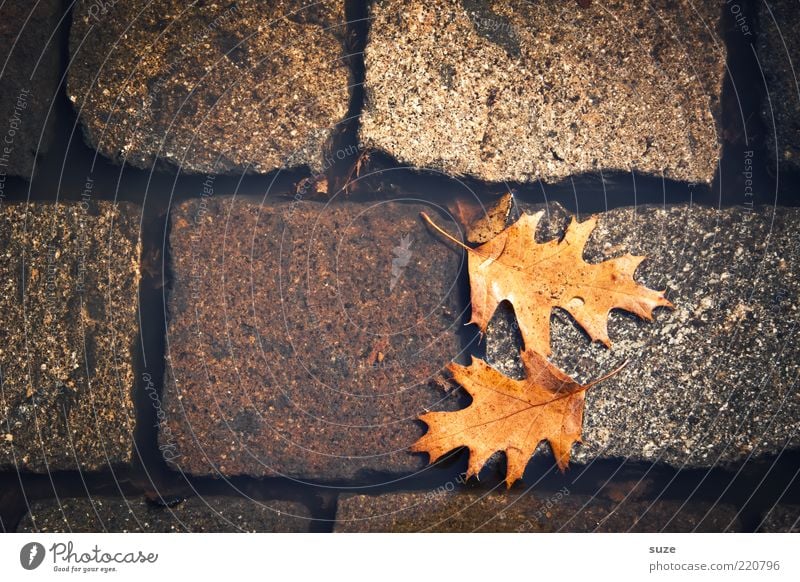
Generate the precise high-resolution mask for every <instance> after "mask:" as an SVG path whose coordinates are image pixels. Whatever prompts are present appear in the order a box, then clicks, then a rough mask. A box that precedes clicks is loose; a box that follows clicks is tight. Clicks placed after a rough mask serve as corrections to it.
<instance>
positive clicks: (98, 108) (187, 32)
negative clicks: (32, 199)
mask: <svg viewBox="0 0 800 582" xmlns="http://www.w3.org/2000/svg"><path fill="white" fill-rule="evenodd" d="M100 7H101V4H98V3H97V2H95V1H93V0H82V1H81V2H79V3H78V5H77V6H76V8H75V16H74V19H73V27H72V31H71V36H70V47H71V55H72V58H73V59H74V61H73V63H72V66H71V67H70V72H69V80H68V96H69V99H70V100H71V101H72V103H73V104H74V106H75V108H76V109H77V110H78V111H79V112H80V117H81V121H82V123H83V128H84V133H85V136H86V139H87V141H88V142H89V144H90V145H91V146H92V147H94V148H97V149H98V150H99V151H100V152H101V153H103V154H104V155H106V156H108V157H110V158H113V159H114V160H117V161H125V162H126V163H128V164H131V165H134V166H137V167H149V166H150V165H151V164H153V163H154V161H155V160H159V161H167V162H169V163H171V164H174V165H177V166H180V167H181V169H182V170H183V171H185V172H211V173H224V172H227V171H248V172H258V173H262V172H269V171H270V170H273V169H276V168H279V167H283V166H284V165H285V166H287V167H293V166H302V165H309V166H311V167H312V168H314V169H316V170H319V169H322V167H323V166H324V165H325V161H324V159H323V149H324V146H325V143H326V142H327V141H328V139H329V137H330V136H331V134H332V133H333V131H334V128H335V126H336V124H337V123H339V122H340V121H342V119H343V118H344V117H345V114H346V113H347V107H348V101H349V90H348V75H349V72H348V69H347V66H346V65H345V63H344V61H343V49H342V39H343V38H344V36H345V16H344V2H339V1H333V0H325V1H323V2H318V3H316V4H313V6H310V7H309V6H308V3H307V2H299V1H297V0H270V1H268V2H263V1H257V0H239V1H237V2H222V3H200V4H196V5H195V4H193V5H191V6H190V5H187V4H186V3H185V2H182V1H179V0H156V1H153V2H149V3H148V4H147V6H146V7H144V8H142V6H140V5H139V4H136V3H131V2H107V3H104V4H102V9H99V8H100Z"/></svg>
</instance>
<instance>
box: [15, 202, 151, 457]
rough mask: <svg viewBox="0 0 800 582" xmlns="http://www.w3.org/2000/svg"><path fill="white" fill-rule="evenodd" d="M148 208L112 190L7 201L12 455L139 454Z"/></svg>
mask: <svg viewBox="0 0 800 582" xmlns="http://www.w3.org/2000/svg"><path fill="white" fill-rule="evenodd" d="M139 216H140V209H139V208H138V207H137V206H134V205H132V204H127V203H125V204H120V205H119V206H118V207H114V206H113V205H112V204H110V203H108V202H100V201H87V202H86V204H85V206H82V205H81V204H79V203H63V202H62V203H59V204H58V205H55V204H47V203H35V204H29V205H26V204H25V203H17V204H7V205H5V206H0V281H1V282H2V283H0V285H2V288H1V289H0V322H1V323H2V327H0V387H1V388H2V390H0V466H2V467H4V468H12V467H17V468H19V469H22V470H33V471H41V472H45V471H53V470H59V469H63V470H67V469H73V470H74V469H81V470H98V469H101V468H103V467H108V464H109V463H123V462H127V461H129V459H130V456H131V449H132V432H133V422H134V417H133V403H132V401H131V390H132V389H133V385H134V378H133V348H134V342H135V339H136V336H137V332H138V321H137V317H136V314H137V310H136V305H137V293H138V281H139V254H140V249H139V246H140V245H139V235H138V226H139Z"/></svg>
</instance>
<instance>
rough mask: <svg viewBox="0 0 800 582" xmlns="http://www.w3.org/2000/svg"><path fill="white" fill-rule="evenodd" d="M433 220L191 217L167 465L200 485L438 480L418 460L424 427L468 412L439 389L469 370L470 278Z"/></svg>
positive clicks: (182, 232)
mask: <svg viewBox="0 0 800 582" xmlns="http://www.w3.org/2000/svg"><path fill="white" fill-rule="evenodd" d="M421 210H427V211H428V212H431V208H429V207H426V206H423V205H420V204H402V203H396V202H382V203H376V204H357V203H332V204H330V205H325V204H321V203H313V202H292V203H289V202H284V203H277V204H264V205H261V203H260V201H256V200H247V199H242V198H237V199H235V200H233V199H231V198H205V199H201V200H191V201H188V202H185V203H183V204H181V205H179V206H178V207H176V208H175V209H174V210H173V213H172V216H171V221H172V227H171V228H172V230H171V234H170V244H171V256H172V270H173V288H172V290H171V292H170V296H169V320H168V321H169V323H168V335H167V357H168V365H167V369H168V370H167V374H168V375H167V379H166V382H165V385H166V393H165V409H166V414H167V423H166V425H165V426H162V430H161V432H160V441H161V447H162V449H163V450H164V456H165V457H167V458H168V459H170V460H172V462H173V465H174V466H176V467H177V468H179V469H181V470H183V471H187V472H189V473H194V474H207V473H211V474H216V473H217V472H219V473H221V474H225V475H233V474H242V473H246V474H250V475H275V474H281V475H290V476H293V477H299V478H308V479H336V478H352V477H356V478H358V477H360V476H361V477H365V478H369V477H370V475H374V473H370V472H374V471H380V472H387V473H392V474H396V473H406V472H410V471H413V470H416V469H419V468H421V467H422V466H423V465H425V464H426V462H427V457H426V456H425V455H423V454H412V453H410V452H408V450H407V449H408V447H409V446H410V445H411V444H412V443H413V442H414V441H415V440H416V439H417V438H418V437H419V436H421V435H422V433H423V432H424V430H423V425H422V423H420V422H419V421H417V420H415V418H416V416H417V415H418V414H420V413H422V412H423V411H424V410H425V409H426V408H430V407H440V406H444V407H445V408H447V407H451V406H456V403H455V402H454V398H452V397H448V396H447V395H446V394H445V393H444V392H443V391H442V390H441V389H440V388H439V387H438V386H435V379H434V378H435V377H436V375H437V374H438V372H439V371H440V370H441V369H442V368H443V366H444V365H445V364H446V363H448V362H449V361H450V360H451V359H454V358H456V357H457V356H458V355H459V346H460V341H461V340H460V339H459V332H460V331H461V330H463V318H462V317H461V315H462V314H461V313H460V311H459V306H462V308H463V303H464V301H463V297H461V298H460V297H459V287H458V278H459V274H460V272H461V269H462V268H463V267H464V263H463V257H462V256H461V255H460V253H459V252H457V251H455V250H454V249H453V248H452V247H451V246H450V245H447V244H444V243H442V241H441V240H439V239H438V238H437V237H436V236H435V235H434V234H432V233H431V231H430V230H429V229H428V228H427V227H426V226H425V224H424V223H423V221H422V220H421V219H420V217H419V212H420V211H421ZM441 222H442V224H443V226H444V227H445V228H450V229H451V230H455V225H454V224H452V223H447V222H446V221H445V220H444V219H441ZM404 249H408V250H407V251H406V250H404Z"/></svg>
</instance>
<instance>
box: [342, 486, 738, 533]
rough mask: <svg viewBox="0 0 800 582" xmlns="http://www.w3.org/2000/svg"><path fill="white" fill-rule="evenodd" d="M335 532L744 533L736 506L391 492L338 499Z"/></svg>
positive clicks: (560, 495)
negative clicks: (734, 507) (375, 495)
mask: <svg viewBox="0 0 800 582" xmlns="http://www.w3.org/2000/svg"><path fill="white" fill-rule="evenodd" d="M336 520H337V521H336V526H335V530H334V531H337V532H361V531H364V532H417V531H429V532H473V531H479V532H628V531H631V532H662V531H663V532H692V531H697V532H722V531H738V530H740V529H741V526H740V524H739V522H738V520H737V517H736V511H735V509H733V508H732V507H730V506H726V505H715V504H711V503H701V502H690V503H687V504H685V505H683V503H682V502H678V501H656V502H650V501H623V502H620V503H614V502H612V501H608V500H604V499H600V498H596V497H589V496H586V495H577V494H570V493H569V490H568V489H563V490H560V491H556V492H552V491H551V492H537V491H533V492H528V493H523V494H512V493H506V492H505V491H503V492H501V493H498V492H477V491H469V492H456V493H445V494H438V495H437V494H435V493H433V492H428V493H420V492H417V493H392V494H385V495H380V496H377V497H371V496H368V495H352V496H345V497H343V498H340V499H339V504H338V509H337V513H336Z"/></svg>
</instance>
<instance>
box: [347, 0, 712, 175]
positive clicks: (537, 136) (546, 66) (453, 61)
mask: <svg viewBox="0 0 800 582" xmlns="http://www.w3.org/2000/svg"><path fill="white" fill-rule="evenodd" d="M587 4H589V3H587ZM720 14H721V3H719V2H693V1H690V0H680V1H672V0H658V1H656V2H651V3H650V4H649V5H648V7H647V8H645V7H642V6H640V5H638V4H636V3H632V2H623V1H621V0H615V1H611V2H591V3H590V4H589V7H588V8H581V7H576V6H575V3H574V2H559V1H558V0H550V1H548V2H544V3H542V2H528V1H526V0H499V1H493V2H478V1H474V0H460V1H459V0H442V1H441V2H424V1H423V0H413V1H411V2H408V1H406V0H379V1H377V2H375V3H374V4H373V7H372V14H371V15H372V19H373V20H372V25H371V29H370V36H369V40H368V44H367V48H366V71H367V72H366V84H365V87H366V92H367V93H366V96H367V97H366V107H365V111H364V114H363V116H362V126H361V141H362V142H363V143H365V144H366V145H367V146H370V147H375V148H379V149H381V150H385V151H387V152H388V153H390V154H391V155H393V156H394V157H395V158H397V159H399V160H400V161H403V162H407V163H411V164H413V165H416V166H424V167H434V168H440V169H442V170H444V171H446V172H448V173H452V174H470V175H475V176H478V177H480V178H482V179H485V180H516V181H529V180H534V179H537V178H543V179H545V180H548V181H555V180H559V179H561V178H564V177H566V176H570V175H573V174H578V173H583V172H593V171H598V170H622V171H628V170H630V169H635V170H638V171H641V172H646V173H654V174H659V175H660V174H661V172H663V173H664V175H666V176H667V177H669V178H674V179H677V180H688V181H697V182H710V181H711V179H712V177H713V175H714V172H715V170H716V167H717V162H718V159H719V150H720V145H719V140H718V136H717V130H716V121H715V117H716V116H717V113H718V110H719V98H720V93H721V88H722V79H723V75H724V71H725V59H726V51H725V47H724V44H723V43H722V42H721V40H720V38H719V36H718V33H717V28H718V21H719V15H720Z"/></svg>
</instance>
